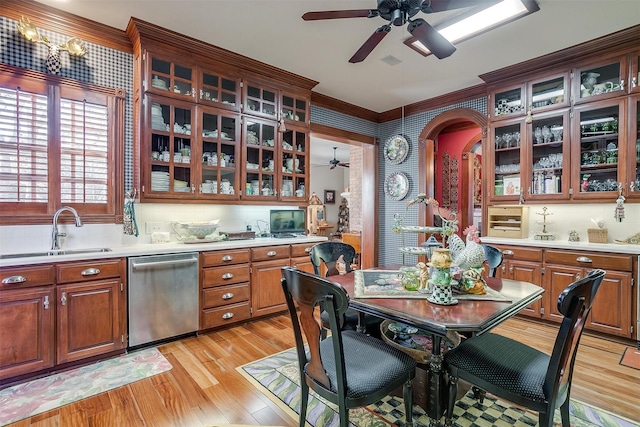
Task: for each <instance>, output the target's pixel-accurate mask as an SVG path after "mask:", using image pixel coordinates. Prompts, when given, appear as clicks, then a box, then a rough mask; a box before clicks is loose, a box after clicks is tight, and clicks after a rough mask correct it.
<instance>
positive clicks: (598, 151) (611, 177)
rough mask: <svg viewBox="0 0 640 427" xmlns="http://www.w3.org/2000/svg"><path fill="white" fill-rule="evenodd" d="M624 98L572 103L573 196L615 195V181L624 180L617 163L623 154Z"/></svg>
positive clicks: (621, 170) (624, 142)
mask: <svg viewBox="0 0 640 427" xmlns="http://www.w3.org/2000/svg"><path fill="white" fill-rule="evenodd" d="M625 102H626V101H613V102H611V101H609V102H606V101H603V102H598V103H593V104H590V105H585V106H581V107H576V109H575V111H574V122H573V132H572V134H573V136H574V137H575V138H578V139H579V141H576V143H574V144H572V147H573V151H572V153H571V154H572V164H573V165H574V167H573V168H572V170H573V171H574V172H573V176H572V183H573V185H572V186H573V189H574V191H573V194H574V196H573V197H574V198H594V199H599V198H601V197H602V195H603V194H604V193H609V194H611V195H617V192H618V183H619V182H626V179H625V177H624V176H622V174H623V173H624V168H620V163H619V161H620V162H621V161H622V159H623V158H624V156H625V155H626V147H625V145H626V138H625V135H624V132H619V130H620V129H625V123H626V122H625V120H624V115H625V110H626V109H625Z"/></svg>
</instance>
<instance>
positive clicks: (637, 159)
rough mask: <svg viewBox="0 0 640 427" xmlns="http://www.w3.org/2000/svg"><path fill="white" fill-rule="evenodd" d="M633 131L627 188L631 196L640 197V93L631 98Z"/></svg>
mask: <svg viewBox="0 0 640 427" xmlns="http://www.w3.org/2000/svg"><path fill="white" fill-rule="evenodd" d="M629 105H630V110H631V111H630V112H629V117H630V118H631V132H630V133H629V137H630V138H629V143H628V147H629V151H628V153H629V154H628V155H627V164H626V166H627V169H628V170H629V172H628V173H627V183H626V185H625V187H626V188H627V192H626V195H627V197H629V198H633V199H640V95H636V96H632V97H631V98H630V99H629Z"/></svg>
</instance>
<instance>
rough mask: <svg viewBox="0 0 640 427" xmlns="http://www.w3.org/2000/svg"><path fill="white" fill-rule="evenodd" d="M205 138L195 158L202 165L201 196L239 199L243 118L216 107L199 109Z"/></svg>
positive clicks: (202, 132)
mask: <svg viewBox="0 0 640 427" xmlns="http://www.w3.org/2000/svg"><path fill="white" fill-rule="evenodd" d="M198 117H199V119H200V123H199V124H198V126H199V127H201V129H199V130H198V135H202V139H201V143H200V146H199V150H197V152H196V155H197V156H198V158H199V159H201V162H200V168H199V170H200V171H201V174H200V177H199V179H198V181H199V190H198V193H199V196H200V197H206V198H209V197H211V198H216V199H238V198H239V197H240V196H239V191H238V185H239V183H240V174H239V170H240V165H241V162H242V160H241V155H240V116H239V115H238V114H234V113H231V112H228V111H223V110H218V109H213V108H205V107H199V108H198Z"/></svg>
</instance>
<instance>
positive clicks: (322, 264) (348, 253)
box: [309, 241, 382, 336]
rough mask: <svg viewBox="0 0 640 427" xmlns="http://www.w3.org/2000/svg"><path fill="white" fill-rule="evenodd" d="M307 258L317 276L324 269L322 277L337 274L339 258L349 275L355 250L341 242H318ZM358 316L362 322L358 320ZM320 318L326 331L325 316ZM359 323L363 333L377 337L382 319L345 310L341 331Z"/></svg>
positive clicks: (320, 274) (353, 327)
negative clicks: (309, 259)
mask: <svg viewBox="0 0 640 427" xmlns="http://www.w3.org/2000/svg"><path fill="white" fill-rule="evenodd" d="M309 257H310V258H311V264H312V265H313V272H314V273H315V274H316V275H318V276H322V270H323V269H324V271H325V273H324V277H329V276H333V275H337V274H339V271H338V267H337V263H338V260H339V259H340V257H342V260H343V261H344V263H345V272H346V273H350V272H351V271H353V269H352V267H351V265H352V264H353V261H354V259H355V257H356V250H355V248H354V247H353V246H351V245H349V244H347V243H343V242H335V241H327V242H320V243H317V244H315V245H313V246H312V247H311V251H310V252H309ZM359 316H360V317H361V319H362V320H360V319H359ZM321 317H322V320H323V325H324V328H325V329H328V325H329V323H328V317H327V315H326V314H324V313H323V314H322V316H321ZM360 321H362V327H364V330H365V332H367V333H369V334H372V335H374V336H379V334H380V324H381V323H382V319H380V318H379V317H376V316H372V315H369V314H366V315H365V314H360V313H358V312H357V311H356V310H353V309H351V308H349V309H347V311H346V312H345V314H344V317H343V319H342V327H343V329H357V327H358V324H359V323H360ZM323 332H324V331H323Z"/></svg>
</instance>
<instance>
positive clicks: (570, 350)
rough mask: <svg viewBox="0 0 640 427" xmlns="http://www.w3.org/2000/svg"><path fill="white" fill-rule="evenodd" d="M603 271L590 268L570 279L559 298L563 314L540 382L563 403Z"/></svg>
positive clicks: (560, 310)
mask: <svg viewBox="0 0 640 427" xmlns="http://www.w3.org/2000/svg"><path fill="white" fill-rule="evenodd" d="M604 275H605V271H604V270H592V271H591V272H589V274H587V275H586V276H585V277H584V278H583V279H580V280H578V281H575V282H573V283H572V284H570V285H569V286H567V288H566V289H565V290H564V291H562V293H561V294H560V296H559V297H558V311H559V312H560V313H562V314H563V315H564V319H563V320H562V323H561V325H560V329H559V331H558V335H557V336H556V342H555V344H554V346H553V352H552V353H551V359H550V361H549V368H548V370H547V375H546V378H545V382H544V385H543V391H544V393H545V396H547V397H548V398H549V399H551V398H552V397H555V401H556V402H564V401H565V400H566V397H567V393H568V392H569V389H570V387H571V377H572V375H573V365H574V362H575V358H576V353H577V350H578V344H579V343H580V337H581V336H582V331H583V329H584V323H585V321H586V319H587V316H588V315H589V312H590V311H591V304H592V303H593V299H594V298H595V296H596V293H597V292H598V289H599V288H600V284H601V283H602V279H603V278H604Z"/></svg>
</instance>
